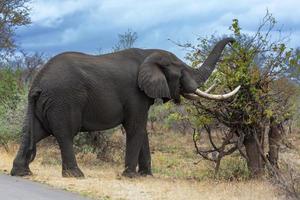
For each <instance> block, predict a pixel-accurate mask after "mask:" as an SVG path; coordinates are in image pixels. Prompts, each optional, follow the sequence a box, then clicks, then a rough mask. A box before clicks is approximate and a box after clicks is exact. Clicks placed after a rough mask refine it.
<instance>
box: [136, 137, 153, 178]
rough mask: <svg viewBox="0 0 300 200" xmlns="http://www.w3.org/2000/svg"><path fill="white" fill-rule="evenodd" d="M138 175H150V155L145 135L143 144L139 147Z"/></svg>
mask: <svg viewBox="0 0 300 200" xmlns="http://www.w3.org/2000/svg"><path fill="white" fill-rule="evenodd" d="M138 165H139V171H138V172H139V174H141V175H142V176H147V175H151V176H152V171H151V154H150V147H149V139H148V134H147V135H146V137H145V139H144V143H143V145H142V147H141V150H140V154H139V161H138Z"/></svg>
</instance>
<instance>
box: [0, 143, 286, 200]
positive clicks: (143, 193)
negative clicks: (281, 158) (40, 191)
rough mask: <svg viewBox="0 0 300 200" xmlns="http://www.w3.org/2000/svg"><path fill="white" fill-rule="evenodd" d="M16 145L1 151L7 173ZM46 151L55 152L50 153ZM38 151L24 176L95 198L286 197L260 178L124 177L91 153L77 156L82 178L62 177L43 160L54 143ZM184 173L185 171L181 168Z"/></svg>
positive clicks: (1, 163) (157, 162) (156, 156)
mask: <svg viewBox="0 0 300 200" xmlns="http://www.w3.org/2000/svg"><path fill="white" fill-rule="evenodd" d="M16 147H17V146H14V147H12V148H11V151H10V152H9V153H7V152H5V151H4V150H3V149H1V151H0V170H1V171H3V172H4V173H9V171H10V169H11V165H12V160H13V157H14V155H15V150H16ZM49 151H50V152H55V153H53V154H49ZM38 152H39V153H38V155H37V158H36V160H35V161H34V162H33V163H32V164H31V170H32V171H33V173H34V175H33V176H31V177H26V179H30V180H33V181H37V182H42V183H46V184H48V185H51V186H53V187H55V188H62V189H65V190H68V191H73V192H77V193H80V194H81V195H84V196H88V197H91V198H94V199H105V200H107V199H126V200H127V199H128V200H135V199H136V200H140V199H143V200H144V199H145V200H148V199H151V200H152V199H157V200H161V199H170V200H171V199H172V200H181V199H189V200H193V199H197V200H199V199H208V200H209V199H213V200H218V199H220V200H221V199H222V200H227V199H230V200H235V199H239V200H243V199H244V200H248V199H249V200H252V199H255V200H268V199H270V200H271V199H272V200H276V199H285V198H284V196H283V195H282V194H281V193H280V192H279V191H278V190H277V189H276V188H275V187H274V186H272V185H271V184H270V183H269V182H268V181H266V180H263V179H261V180H252V181H214V180H209V179H208V180H195V179H190V178H184V176H177V178H173V177H172V174H170V172H169V173H168V174H167V175H166V174H164V173H162V172H161V171H159V170H158V171H159V172H157V173H154V177H139V178H136V179H129V178H124V177H121V176H120V172H121V171H122V166H121V165H116V164H110V163H102V164H96V165H91V164H90V163H89V162H90V161H91V160H93V159H94V157H93V155H88V154H87V155H85V157H84V160H81V158H79V161H80V164H79V165H80V166H81V169H82V170H83V172H84V173H85V176H86V177H85V178H84V179H74V178H62V177H61V166H60V164H59V163H55V162H52V163H51V162H49V163H48V162H45V159H47V160H48V159H51V157H52V156H53V157H57V156H59V152H58V149H57V147H52V148H51V149H50V150H49V149H46V148H42V149H39V151H38ZM47 152H48V153H47ZM161 157H162V155H161V154H159V153H157V154H154V155H153V165H154V166H155V165H162V166H163V167H165V165H163V162H168V161H167V160H168V159H162V158H161ZM170 159H171V158H170ZM54 160H55V159H54ZM93 162H94V161H93ZM86 163H88V164H86ZM167 166H168V165H167ZM177 170H178V169H177ZM171 172H172V171H171ZM183 173H185V171H184V170H183ZM199 173H200V172H199ZM175 177H176V176H175Z"/></svg>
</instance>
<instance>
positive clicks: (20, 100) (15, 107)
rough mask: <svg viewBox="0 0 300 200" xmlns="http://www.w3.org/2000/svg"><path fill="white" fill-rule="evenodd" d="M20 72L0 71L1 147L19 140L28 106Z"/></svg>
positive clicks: (7, 69)
mask: <svg viewBox="0 0 300 200" xmlns="http://www.w3.org/2000/svg"><path fill="white" fill-rule="evenodd" d="M19 77H20V71H19V70H12V69H10V68H3V69H1V70H0V145H3V146H4V147H6V149H7V143H8V142H9V141H11V140H13V141H15V140H17V139H19V137H20V134H21V129H22V123H23V119H24V115H25V113H26V105H27V89H26V87H25V86H24V85H23V84H22V83H21V82H20V81H19V80H20V79H19Z"/></svg>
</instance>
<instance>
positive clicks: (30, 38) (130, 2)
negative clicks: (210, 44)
mask: <svg viewBox="0 0 300 200" xmlns="http://www.w3.org/2000/svg"><path fill="white" fill-rule="evenodd" d="M30 7H31V20H32V24H31V25H28V26H26V27H22V28H19V29H18V30H17V41H18V43H19V46H20V47H21V48H22V49H24V50H25V51H28V52H43V53H45V54H46V55H48V56H53V55H55V54H58V53H60V52H64V51H80V52H85V53H91V54H94V53H97V52H99V49H101V52H102V53H105V52H110V51H111V49H112V47H113V46H114V45H115V44H116V43H117V42H118V34H120V33H124V32H126V31H127V30H128V29H130V30H132V31H134V32H137V34H138V39H137V41H136V43H135V47H139V48H160V49H164V50H168V51H171V52H173V53H175V54H177V55H178V56H179V57H183V56H184V54H185V51H184V50H183V49H182V48H180V47H178V46H176V45H175V44H174V43H172V42H171V41H170V40H169V39H171V40H173V41H176V42H180V43H185V42H191V43H193V44H195V43H196V42H197V40H196V39H197V38H198V37H206V36H210V35H212V34H217V35H220V36H222V35H224V34H230V31H229V29H228V27H229V26H230V25H231V23H232V19H234V18H237V19H239V22H240V25H241V27H242V30H243V31H244V32H246V33H249V34H253V33H254V32H255V31H256V29H257V27H258V25H259V23H260V22H261V21H262V18H263V17H264V15H265V14H266V11H267V10H268V11H269V12H270V13H272V14H273V16H274V17H275V18H276V20H277V27H278V28H280V29H281V30H282V34H283V35H288V36H289V37H290V41H289V46H290V47H298V46H300V12H299V7H300V0H284V1H283V0H33V1H32V3H31V4H30Z"/></svg>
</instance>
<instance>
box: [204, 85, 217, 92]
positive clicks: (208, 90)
mask: <svg viewBox="0 0 300 200" xmlns="http://www.w3.org/2000/svg"><path fill="white" fill-rule="evenodd" d="M216 86H217V84H216V83H214V84H212V85H211V86H210V87H209V88H208V89H207V90H205V92H206V93H209V92H210V91H212V90H213V89H214V88H215V87H216Z"/></svg>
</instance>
